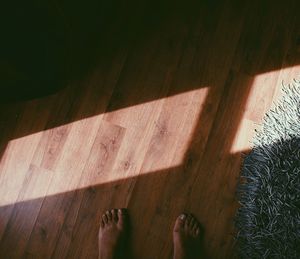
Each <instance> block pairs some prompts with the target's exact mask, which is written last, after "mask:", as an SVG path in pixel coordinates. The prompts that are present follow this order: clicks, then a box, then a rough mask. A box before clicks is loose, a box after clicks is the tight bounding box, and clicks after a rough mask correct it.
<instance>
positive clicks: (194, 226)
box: [192, 222, 199, 234]
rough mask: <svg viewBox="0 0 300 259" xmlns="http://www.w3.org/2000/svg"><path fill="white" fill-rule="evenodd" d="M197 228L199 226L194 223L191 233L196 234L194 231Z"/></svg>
mask: <svg viewBox="0 0 300 259" xmlns="http://www.w3.org/2000/svg"><path fill="white" fill-rule="evenodd" d="M198 228H199V224H198V222H195V224H194V225H193V228H192V232H193V233H194V234H195V233H196V230H197V229H198Z"/></svg>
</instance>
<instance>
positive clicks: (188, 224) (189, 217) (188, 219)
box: [184, 214, 192, 230]
mask: <svg viewBox="0 0 300 259" xmlns="http://www.w3.org/2000/svg"><path fill="white" fill-rule="evenodd" d="M191 220H192V216H191V215H190V214H188V215H187V218H186V221H185V224H184V227H185V229H186V230H189V226H190V224H191Z"/></svg>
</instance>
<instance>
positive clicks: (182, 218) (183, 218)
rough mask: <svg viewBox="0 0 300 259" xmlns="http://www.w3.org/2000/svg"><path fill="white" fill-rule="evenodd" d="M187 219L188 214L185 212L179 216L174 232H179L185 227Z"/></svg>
mask: <svg viewBox="0 0 300 259" xmlns="http://www.w3.org/2000/svg"><path fill="white" fill-rule="evenodd" d="M186 219H187V216H186V215H185V214H181V215H180V216H178V217H177V219H176V221H175V225H174V232H178V231H180V230H181V229H183V228H184V224H185V221H186Z"/></svg>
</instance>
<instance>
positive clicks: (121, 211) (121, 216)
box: [118, 209, 127, 228]
mask: <svg viewBox="0 0 300 259" xmlns="http://www.w3.org/2000/svg"><path fill="white" fill-rule="evenodd" d="M126 215H127V210H126V209H118V226H119V227H121V228H123V227H124V224H125V221H126Z"/></svg>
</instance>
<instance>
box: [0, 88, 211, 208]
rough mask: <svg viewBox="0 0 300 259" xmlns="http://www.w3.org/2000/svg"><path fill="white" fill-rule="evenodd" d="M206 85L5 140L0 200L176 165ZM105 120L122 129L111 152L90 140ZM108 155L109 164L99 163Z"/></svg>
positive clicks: (11, 200) (17, 199)
mask: <svg viewBox="0 0 300 259" xmlns="http://www.w3.org/2000/svg"><path fill="white" fill-rule="evenodd" d="M208 90H209V88H208V87H206V88H200V89H197V90H193V91H188V92H184V93H180V94H177V95H173V96H170V97H167V98H163V99H158V100H155V101H151V102H148V103H144V104H139V105H135V106H131V107H128V108H124V109H120V110H116V111H114V112H110V113H109V114H100V115H96V116H93V117H89V118H85V119H82V120H79V121H75V122H72V123H69V124H65V125H63V126H59V127H56V128H52V129H48V130H45V131H42V132H38V133H34V134H31V135H27V136H24V137H21V138H18V139H13V140H11V141H10V142H9V143H8V146H7V148H6V150H5V153H4V155H3V158H2V160H1V163H0V184H1V189H0V206H6V205H9V204H14V203H16V202H22V201H26V200H32V199H36V198H40V197H44V196H45V195H46V196H49V195H55V194H59V193H64V192H69V191H73V190H76V189H78V188H85V187H89V186H95V185H99V184H105V183H109V182H116V181H119V180H122V179H128V178H131V177H135V176H138V175H144V174H149V173H153V172H155V173H159V172H163V171H164V170H166V169H170V168H173V167H177V166H180V165H181V164H182V163H183V162H184V159H185V157H184V154H185V152H186V149H187V148H188V145H189V143H190V138H191V137H192V135H193V129H194V127H195V126H196V125H197V121H198V118H199V116H200V113H201V110H202V105H203V103H204V102H205V98H206V96H207V93H208ZM110 126H112V127H114V128H116V127H117V128H118V127H119V128H120V129H121V131H122V129H124V131H125V134H124V136H123V138H122V141H121V144H120V147H119V148H118V151H117V153H116V152H115V151H114V147H109V148H108V149H107V150H105V152H103V150H101V147H100V146H99V147H98V146H96V147H95V146H94V145H93V144H94V142H95V139H97V138H98V137H100V140H101V141H102V140H103V141H104V140H107V138H109V137H110V135H109V134H110V130H109V129H110V128H109V127H110ZM103 129H104V130H103ZM99 134H100V136H99ZM101 134H102V135H101ZM108 143H110V142H108ZM111 143H112V145H114V142H113V141H112V142H111ZM174 147H176V148H174ZM93 152H95V154H96V156H95V154H92V153H93ZM98 154H99V156H97V155H98ZM92 156H93V158H92V160H93V161H92V162H91V157H92ZM110 156H111V157H112V159H113V165H112V166H111V167H109V165H108V166H106V164H105V163H110V162H107V161H109V159H110V158H109V157H110ZM95 157H96V160H95ZM97 157H98V158H97ZM93 163H94V164H93ZM102 166H103V168H104V169H103V170H102V171H101V167H102Z"/></svg>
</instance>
